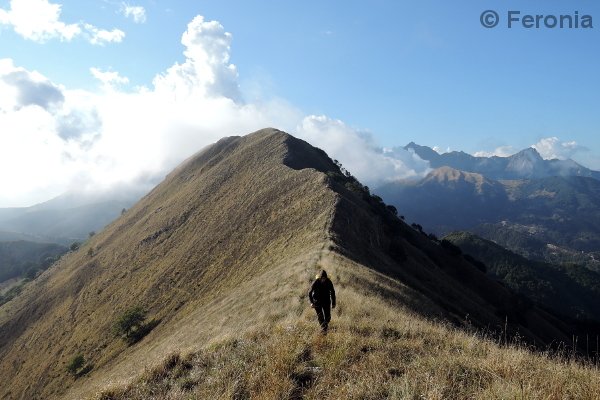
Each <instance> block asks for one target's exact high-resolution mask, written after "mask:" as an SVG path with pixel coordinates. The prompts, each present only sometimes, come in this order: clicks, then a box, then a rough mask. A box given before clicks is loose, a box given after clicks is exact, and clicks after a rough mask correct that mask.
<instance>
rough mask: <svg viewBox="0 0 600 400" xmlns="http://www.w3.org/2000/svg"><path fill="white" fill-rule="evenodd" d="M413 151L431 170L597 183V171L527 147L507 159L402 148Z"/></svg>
mask: <svg viewBox="0 0 600 400" xmlns="http://www.w3.org/2000/svg"><path fill="white" fill-rule="evenodd" d="M403 148H404V149H405V150H408V151H413V152H414V153H415V154H417V155H418V156H419V157H421V158H422V159H423V160H426V161H429V163H430V164H431V168H434V169H435V168H440V167H444V166H448V167H452V168H455V169H458V170H462V171H468V172H474V173H479V174H482V175H484V176H486V177H487V178H491V179H495V180H502V179H535V178H546V177H551V176H583V177H590V178H594V179H597V180H600V172H599V171H593V170H591V169H589V168H586V167H584V166H582V165H580V164H578V163H576V162H575V161H573V160H571V159H567V160H558V159H552V160H544V159H543V158H542V156H541V155H540V154H539V152H538V151H537V150H536V149H535V148H533V147H529V148H527V149H523V150H521V151H519V152H517V153H515V154H513V155H511V156H508V157H499V156H491V157H478V156H473V155H470V154H468V153H465V152H463V151H452V152H448V153H442V154H439V153H438V152H436V151H435V150H433V149H432V148H430V147H427V146H421V145H418V144H416V143H414V142H410V143H409V144H407V145H406V146H404V147H403Z"/></svg>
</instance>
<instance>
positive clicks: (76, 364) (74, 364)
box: [67, 354, 85, 376]
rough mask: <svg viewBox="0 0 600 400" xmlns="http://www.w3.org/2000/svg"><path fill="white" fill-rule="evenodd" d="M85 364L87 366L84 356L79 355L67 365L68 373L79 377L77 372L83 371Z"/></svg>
mask: <svg viewBox="0 0 600 400" xmlns="http://www.w3.org/2000/svg"><path fill="white" fill-rule="evenodd" d="M84 364H85V358H84V357H83V354H77V355H76V356H75V357H73V358H72V359H71V361H69V363H68V364H67V372H68V373H70V374H71V375H73V376H75V375H77V372H79V370H81V368H83V365H84Z"/></svg>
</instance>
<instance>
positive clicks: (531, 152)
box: [508, 147, 544, 161]
mask: <svg viewBox="0 0 600 400" xmlns="http://www.w3.org/2000/svg"><path fill="white" fill-rule="evenodd" d="M522 157H527V158H528V159H529V160H532V161H543V160H544V159H543V158H542V156H541V155H540V153H539V152H538V151H537V150H536V149H535V148H534V147H528V148H526V149H523V150H521V151H520V152H518V153H516V154H513V155H512V156H510V157H508V158H522Z"/></svg>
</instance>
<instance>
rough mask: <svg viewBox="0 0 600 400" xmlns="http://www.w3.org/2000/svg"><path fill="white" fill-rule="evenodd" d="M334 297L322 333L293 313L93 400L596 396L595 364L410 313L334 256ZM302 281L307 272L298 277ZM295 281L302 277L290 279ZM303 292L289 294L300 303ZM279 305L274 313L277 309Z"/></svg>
mask: <svg viewBox="0 0 600 400" xmlns="http://www.w3.org/2000/svg"><path fill="white" fill-rule="evenodd" d="M322 262H323V264H324V265H325V267H327V268H328V270H329V271H330V273H331V275H332V276H333V278H334V282H335V284H336V287H337V292H338V295H339V298H340V302H339V306H338V308H337V309H336V310H334V313H333V321H332V326H331V330H330V332H329V334H328V335H327V336H323V335H321V334H320V333H319V332H318V329H317V326H316V324H315V322H314V315H313V314H314V313H313V311H312V310H311V309H310V308H307V307H306V306H304V307H302V304H300V303H299V304H298V306H299V307H298V308H297V309H296V310H294V312H292V313H289V314H288V315H286V316H285V317H283V318H282V319H280V320H277V321H273V322H272V323H271V324H269V325H268V326H266V327H260V328H257V329H254V330H251V331H250V332H248V333H246V334H233V335H231V334H229V335H224V336H222V337H220V338H219V340H218V341H215V342H213V343H211V344H210V345H208V346H206V347H204V348H202V349H201V350H199V351H194V352H190V353H187V352H184V351H182V352H175V353H173V354H172V355H170V356H169V357H166V358H165V359H164V360H163V361H162V362H160V363H157V364H156V365H153V366H151V367H150V368H148V369H147V370H146V371H145V372H144V374H142V376H141V377H140V378H139V379H137V380H136V381H134V382H132V383H130V384H128V385H119V384H116V385H114V386H112V387H108V388H106V389H104V390H103V391H101V392H100V393H98V394H96V395H95V396H93V397H92V398H93V399H96V400H100V399H101V400H109V399H110V400H125V399H127V400H159V399H160V400H163V399H170V400H184V399H185V400H189V399H268V400H271V399H272V400H278V399H302V398H304V399H315V400H316V399H340V400H341V399H343V400H346V399H374V400H375V399H422V398H424V399H482V400H489V399H589V400H591V399H597V398H599V397H600V373H599V372H598V370H597V368H596V367H595V366H594V365H591V364H588V365H581V364H578V363H576V362H572V361H568V357H567V358H564V359H560V358H555V357H551V356H549V355H547V354H532V353H531V352H529V351H528V350H526V349H524V348H522V347H520V346H519V344H518V343H511V344H508V345H504V344H502V345H501V344H499V343H498V341H494V340H490V338H486V337H483V336H482V335H480V334H476V333H474V332H472V331H469V330H464V329H461V330H458V329H456V328H455V327H453V326H450V325H448V324H441V323H435V322H431V321H428V320H425V319H423V318H422V317H421V316H419V315H416V314H414V313H412V312H411V311H410V310H408V309H407V308H406V307H405V306H404V304H405V300H406V298H405V295H406V292H405V291H404V290H395V289H394V288H396V289H397V288H398V287H399V286H398V285H397V283H396V282H394V281H393V280H391V279H390V278H388V277H386V276H384V275H381V274H378V273H376V272H374V271H373V270H371V269H367V268H364V267H362V266H360V265H358V264H354V263H352V262H349V260H348V259H346V258H344V257H338V256H335V255H333V256H331V255H330V256H325V257H324V259H323V260H322ZM298 277H303V278H305V279H309V278H310V276H309V274H308V273H307V272H306V271H304V272H301V271H299V272H298ZM298 283H299V284H300V283H301V280H298ZM304 289H305V287H304V285H300V286H299V287H295V288H293V289H292V291H291V293H290V294H291V295H293V297H294V298H296V297H301V296H303V292H304ZM276 307H277V306H275V305H274V306H273V308H276Z"/></svg>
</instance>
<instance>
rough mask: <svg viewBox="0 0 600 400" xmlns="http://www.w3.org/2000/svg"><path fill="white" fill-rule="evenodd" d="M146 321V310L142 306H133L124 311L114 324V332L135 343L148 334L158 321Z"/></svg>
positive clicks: (129, 342)
mask: <svg viewBox="0 0 600 400" xmlns="http://www.w3.org/2000/svg"><path fill="white" fill-rule="evenodd" d="M145 321H146V311H145V310H144V309H143V308H142V307H139V306H137V307H132V308H130V309H128V310H126V311H125V312H124V313H122V314H121V315H120V316H119V318H118V319H117V321H116V322H115V325H114V328H113V329H114V332H115V334H116V335H117V336H120V337H122V338H123V340H125V341H126V342H127V343H128V344H134V343H136V342H138V341H140V340H141V339H142V338H143V337H144V336H146V335H147V334H148V333H150V331H151V330H152V329H154V327H156V325H158V322H157V321H155V320H152V321H150V322H148V323H146V322H145Z"/></svg>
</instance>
